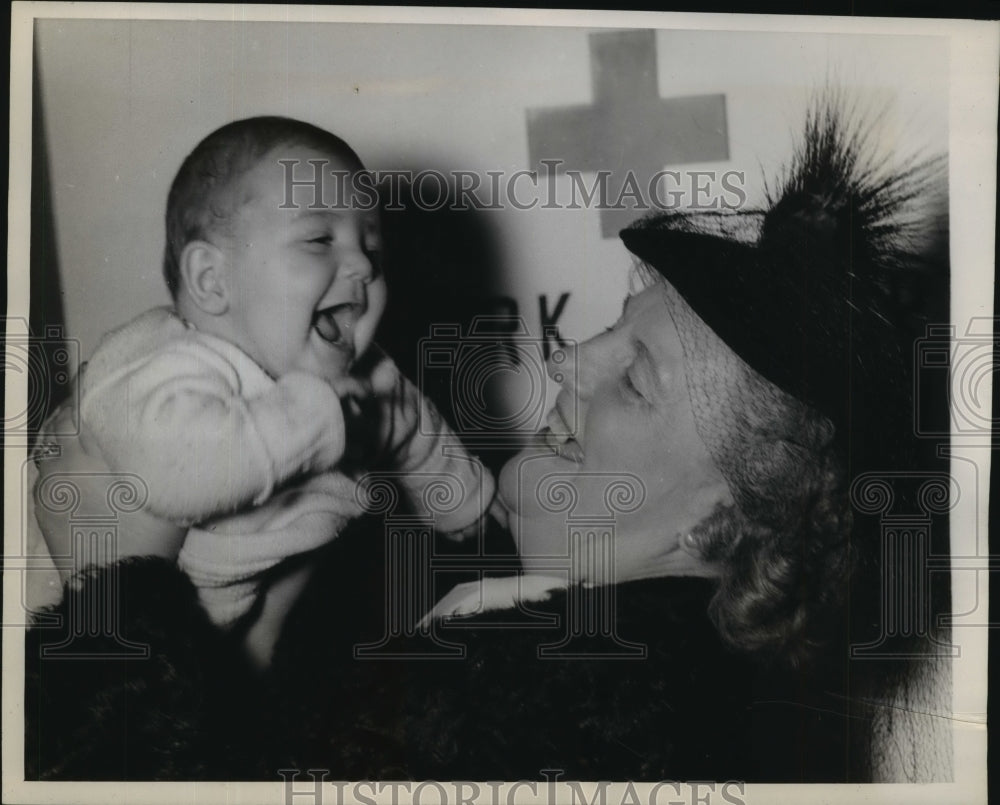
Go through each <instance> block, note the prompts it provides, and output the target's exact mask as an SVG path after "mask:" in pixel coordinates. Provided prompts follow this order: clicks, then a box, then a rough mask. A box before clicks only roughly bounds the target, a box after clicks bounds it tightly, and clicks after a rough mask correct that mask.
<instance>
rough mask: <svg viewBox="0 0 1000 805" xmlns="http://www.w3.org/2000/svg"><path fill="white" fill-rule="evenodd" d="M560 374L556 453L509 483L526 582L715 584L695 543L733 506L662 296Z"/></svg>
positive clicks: (531, 459) (550, 433)
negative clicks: (544, 578) (692, 539)
mask: <svg viewBox="0 0 1000 805" xmlns="http://www.w3.org/2000/svg"><path fill="white" fill-rule="evenodd" d="M549 374H550V376H552V377H553V379H554V380H556V381H557V382H559V383H561V385H562V388H561V390H560V393H559V395H558V397H557V398H556V403H555V405H554V406H553V408H552V410H551V411H550V412H549V415H548V426H549V428H548V430H547V432H546V434H545V441H546V442H547V446H538V447H533V448H529V449H527V450H524V451H522V452H521V453H519V454H518V455H517V456H516V457H515V458H513V459H512V460H511V461H509V462H508V463H507V464H506V465H505V466H504V468H503V471H502V472H501V474H500V496H501V500H502V501H503V503H504V504H505V506H506V507H507V508H508V509H509V510H510V512H511V517H510V520H511V530H512V532H513V535H514V539H515V541H516V542H517V545H518V551H519V553H520V555H521V559H522V563H523V565H524V567H525V570H529V571H535V572H550V573H551V572H552V571H553V569H554V568H558V569H560V570H561V569H562V568H569V570H570V573H571V576H572V577H573V578H574V580H576V581H586V580H589V581H595V582H607V581H622V580H626V579H629V578H645V577H656V576H669V575H700V576H712V575H716V570H715V568H713V567H712V566H711V565H709V564H708V563H706V562H705V561H704V560H702V559H701V557H700V556H699V554H698V553H697V551H696V550H695V549H694V548H693V547H692V546H691V545H690V543H688V542H686V541H685V540H684V536H685V535H686V534H687V533H688V532H689V531H690V530H691V529H692V528H693V527H694V526H695V525H697V524H698V523H699V522H700V521H701V520H702V519H703V518H704V517H705V516H707V515H708V514H709V513H710V512H711V511H712V510H713V509H714V508H715V506H716V505H717V504H718V503H720V502H730V501H731V497H730V495H729V491H728V488H727V487H726V484H725V480H724V479H723V477H722V475H721V474H720V473H719V471H718V470H717V469H716V467H715V465H714V464H713V462H712V459H711V457H710V456H709V454H708V451H707V449H706V448H705V446H704V444H703V443H702V441H701V438H700V437H699V436H698V432H697V430H696V428H695V421H694V416H693V414H692V411H691V403H690V399H689V397H688V390H687V384H686V380H685V376H684V356H683V352H682V349H681V343H680V341H679V339H678V336H677V330H676V328H675V326H674V323H673V319H672V318H671V316H670V314H669V312H668V309H667V303H666V299H665V296H664V288H663V287H662V285H660V284H656V285H653V286H652V287H649V288H647V289H645V290H644V291H642V292H641V293H639V294H637V295H635V296H631V297H629V298H627V299H626V300H625V305H624V309H623V312H622V316H621V318H620V319H619V320H618V322H617V323H616V324H615V325H614V327H611V328H610V329H608V330H606V331H605V332H604V333H601V334H600V335H597V336H595V337H594V338H591V339H590V340H589V341H586V342H584V343H582V344H580V345H579V346H578V347H577V348H576V349H575V352H574V350H573V348H570V350H569V354H568V356H567V357H566V358H565V359H564V360H562V361H561V362H560V363H555V362H554V361H553V362H550V365H549ZM630 497H631V499H630ZM573 499H575V504H574V503H571V502H570V501H571V500H573ZM611 518H613V520H612V519H611ZM571 532H572V533H574V534H577V535H578V536H573V537H571V536H570V533H571ZM602 535H603V536H602ZM602 539H603V540H604V541H605V542H606V545H610V546H613V547H612V549H611V552H612V555H613V560H614V576H613V578H610V577H608V575H607V573H608V562H607V559H606V557H607V547H605V548H604V549H601V548H600V546H599V545H596V544H595V543H600V542H601V541H602ZM571 545H572V546H573V547H572V549H571V547H570V546H571ZM583 545H590V546H591V547H589V548H587V549H586V550H584V551H583V555H581V548H582V546H583ZM602 556H603V557H605V558H603V559H601V558H599V557H602ZM571 557H572V561H569V560H570V558H571ZM557 572H559V571H558V570H557Z"/></svg>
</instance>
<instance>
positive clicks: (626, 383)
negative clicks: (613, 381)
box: [621, 372, 646, 400]
mask: <svg viewBox="0 0 1000 805" xmlns="http://www.w3.org/2000/svg"><path fill="white" fill-rule="evenodd" d="M621 384H622V388H623V389H624V390H625V392H626V394H628V395H629V396H630V397H633V398H636V399H639V400H645V399H646V397H645V395H643V393H642V392H641V391H640V390H639V387H638V386H637V385H636V384H635V382H634V381H633V380H632V375H631V374H630V373H629V372H625V373H624V374H623V375H622V380H621Z"/></svg>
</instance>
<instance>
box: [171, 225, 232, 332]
mask: <svg viewBox="0 0 1000 805" xmlns="http://www.w3.org/2000/svg"><path fill="white" fill-rule="evenodd" d="M225 263H226V256H225V254H224V253H223V252H222V250H221V249H220V248H219V247H218V246H214V245H212V244H211V243H209V242H207V241H204V240H193V241H191V242H190V243H188V244H187V246H185V247H184V250H183V251H182V252H181V278H182V279H183V285H182V289H181V293H184V294H187V296H188V298H189V299H190V300H191V301H192V302H193V303H194V304H195V305H196V306H197V307H198V309H199V310H201V311H203V312H205V313H208V314H209V315H211V316H221V315H222V314H224V313H225V312H226V311H227V310H228V309H229V293H228V291H227V285H226V281H225Z"/></svg>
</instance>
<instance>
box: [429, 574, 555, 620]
mask: <svg viewBox="0 0 1000 805" xmlns="http://www.w3.org/2000/svg"><path fill="white" fill-rule="evenodd" d="M566 586H567V582H566V579H565V577H563V578H559V577H556V576H538V575H534V574H528V575H517V576H504V577H502V578H487V579H480V580H479V581H469V582H465V583H464V584H456V585H455V587H454V588H453V589H452V590H451V591H450V592H449V593H448V594H447V595H445V597H444V598H442V599H441V600H440V601H438V602H437V604H435V605H434V608H433V609H431V611H430V612H428V613H427V614H426V615H424V617H423V618H421V620H420V623H419V624H418V626H419V628H421V629H426V628H428V627H429V626H430V624H431V621H434V620H439V619H441V618H452V617H457V616H460V615H478V614H482V613H483V612H492V611H494V610H498V609H513V608H515V607H516V606H518V604H521V603H529V602H532V601H546V600H548V598H549V597H550V596H551V594H552V591H553V590H561V589H564V588H565V587H566Z"/></svg>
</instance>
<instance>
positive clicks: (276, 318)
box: [80, 117, 494, 667]
mask: <svg viewBox="0 0 1000 805" xmlns="http://www.w3.org/2000/svg"><path fill="white" fill-rule="evenodd" d="M362 170H363V166H362V164H361V162H360V160H359V159H358V157H357V155H356V154H355V153H354V152H353V151H352V150H351V148H350V147H349V146H348V145H347V144H346V143H345V142H343V141H342V140H340V139H339V138H337V137H335V136H334V135H332V134H330V133H329V132H326V131H323V130H322V129H319V128H317V127H315V126H312V125H309V124H307V123H302V122H299V121H295V120H290V119H286V118H279V117H259V118H252V119H248V120H241V121H237V122H235V123H231V124H229V125H227V126H224V127H222V128H221V129H219V130H217V131H215V132H214V133H212V134H210V135H209V136H208V137H207V138H206V139H205V140H203V141H202V142H201V143H200V144H199V145H198V146H197V147H196V148H195V150H194V151H193V152H192V153H191V154H190V155H189V156H188V157H187V159H186V160H185V161H184V163H183V165H182V166H181V168H180V171H179V172H178V174H177V177H176V178H175V179H174V182H173V185H172V187H171V189H170V195H169V198H168V202H167V220H166V223H167V244H166V252H165V259H164V274H165V278H166V282H167V285H168V287H169V289H170V291H171V294H172V295H173V299H174V305H173V307H172V308H159V309H154V310H151V311H148V312H146V313H144V314H142V315H141V316H139V317H138V318H136V319H134V320H133V321H131V322H129V323H128V324H126V325H124V326H123V327H121V328H119V329H118V330H116V331H114V332H112V333H110V334H108V335H106V336H105V337H104V338H103V339H102V341H101V343H100V345H99V346H98V348H97V351H96V352H95V354H94V355H93V357H92V358H91V360H90V361H89V363H88V364H87V367H86V370H85V371H84V372H83V373H82V374H81V377H80V384H81V386H80V414H81V418H82V426H83V428H84V429H85V430H86V431H87V432H89V433H90V435H91V436H92V437H93V440H94V442H95V444H96V446H97V448H98V450H99V452H100V453H101V455H102V456H103V458H104V460H105V461H106V462H107V463H108V465H109V466H110V468H111V469H112V470H113V471H120V472H121V471H128V472H132V473H136V474H138V475H140V476H141V477H142V478H143V479H144V480H145V482H146V484H147V486H148V488H149V500H148V504H147V506H148V509H149V511H150V512H151V513H153V514H155V515H158V516H160V517H162V518H165V519H167V520H170V521H172V522H174V523H178V524H181V525H183V526H187V527H188V532H187V535H186V537H185V539H184V544H183V547H182V549H181V552H180V555H179V564H180V566H181V567H182V568H183V569H184V570H185V572H186V573H187V574H188V575H189V576H190V578H191V579H192V581H193V582H194V584H195V586H196V587H197V588H198V592H199V597H200V599H201V602H202V604H203V606H204V607H205V609H206V610H207V612H208V614H209V616H210V617H211V619H212V620H213V622H214V623H216V624H217V625H218V626H220V627H223V628H226V629H228V628H232V627H234V626H236V625H237V624H240V625H241V627H244V628H246V636H245V645H246V647H247V649H248V652H249V654H250V657H251V659H252V660H253V661H254V662H256V663H257V664H258V665H260V666H261V667H264V666H267V665H268V663H269V661H270V657H271V654H272V651H273V648H274V642H275V640H276V639H277V636H278V634H279V633H280V630H281V626H282V623H283V621H284V619H285V616H286V615H287V614H288V611H289V610H290V608H291V606H292V604H293V603H294V601H295V600H296V598H297V596H298V594H299V592H300V591H301V589H302V587H303V585H304V584H305V581H306V580H307V578H308V573H309V570H310V563H309V561H308V560H307V559H306V558H305V557H302V558H303V559H306V560H305V561H301V560H300V561H291V560H292V559H293V557H301V556H302V555H304V554H306V553H307V552H308V551H311V550H313V549H315V548H318V547H320V546H322V545H324V544H325V543H327V542H329V541H330V540H332V539H333V538H334V537H335V536H336V535H337V534H338V532H340V530H341V529H343V528H344V526H345V525H346V524H347V523H348V521H350V520H351V519H352V518H355V517H357V516H359V515H360V514H361V513H362V511H363V507H362V505H361V503H360V502H359V500H360V499H363V496H362V495H359V494H358V482H359V479H360V478H361V476H362V474H363V471H364V470H365V469H367V468H371V467H375V466H377V467H381V468H385V469H389V470H392V471H395V472H397V473H398V474H399V481H400V486H401V487H402V488H403V490H404V492H406V493H407V494H408V497H410V498H411V500H412V502H413V504H414V505H415V506H416V507H417V508H418V510H420V511H423V509H421V505H422V500H423V495H422V493H423V491H424V489H425V488H426V486H427V485H428V484H429V483H431V482H434V481H440V479H441V476H442V475H447V476H448V477H449V482H450V483H451V484H454V485H456V486H454V487H453V488H455V489H457V490H458V492H459V504H458V505H457V506H456V507H455V508H454V509H453V510H451V511H450V512H449V513H448V514H447V515H444V516H442V515H438V517H437V520H436V525H437V527H438V528H439V529H440V530H442V531H445V532H449V531H451V532H454V531H461V530H462V529H465V528H468V527H470V526H473V525H474V524H475V523H476V522H477V521H478V520H479V518H480V517H482V516H483V514H484V512H485V511H486V509H487V508H488V506H489V505H490V502H491V500H492V498H493V492H494V484H493V480H492V478H491V477H490V476H489V475H488V474H487V473H486V471H485V470H484V469H483V467H482V465H481V464H480V463H479V462H478V461H477V460H475V459H473V458H471V457H469V456H468V455H466V454H464V453H463V452H462V451H461V450H456V449H455V448H450V449H449V450H448V451H447V455H446V454H445V451H443V450H442V445H443V444H444V443H446V442H452V443H453V442H454V440H453V439H451V440H449V439H447V438H446V437H447V436H448V427H447V425H446V424H445V423H444V421H443V420H442V419H441V416H440V415H439V414H438V413H437V411H436V410H435V409H434V408H433V407H432V406H431V404H430V403H429V402H428V401H427V400H426V399H424V398H423V396H422V395H421V394H420V392H419V391H418V390H417V389H416V388H415V387H414V386H413V385H412V384H411V383H409V382H408V381H407V380H406V379H405V378H404V377H403V376H402V375H401V374H400V373H399V371H398V370H397V369H396V367H395V365H394V364H393V363H392V362H391V361H390V360H389V359H388V358H387V357H385V356H384V355H383V354H382V353H381V352H379V351H378V348H377V347H376V346H375V345H374V344H373V343H372V338H373V335H374V332H375V328H376V325H377V324H378V322H379V318H380V317H381V315H382V312H383V310H384V307H385V294H386V288H385V279H384V278H383V277H382V275H381V274H380V273H379V270H378V266H377V260H376V256H377V252H378V249H379V233H378V222H377V217H376V215H377V214H376V212H375V211H373V210H371V209H370V208H371V207H372V206H373V204H372V203H371V202H372V201H373V199H371V198H367V199H366V198H365V197H363V196H359V195H357V194H358V192H359V191H358V189H357V183H355V182H352V181H350V179H351V177H354V176H356V175H358V172H360V171H362ZM352 185H355V187H354V189H352ZM366 207H367V208H368V209H365V208H366ZM428 425H430V427H428Z"/></svg>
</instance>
